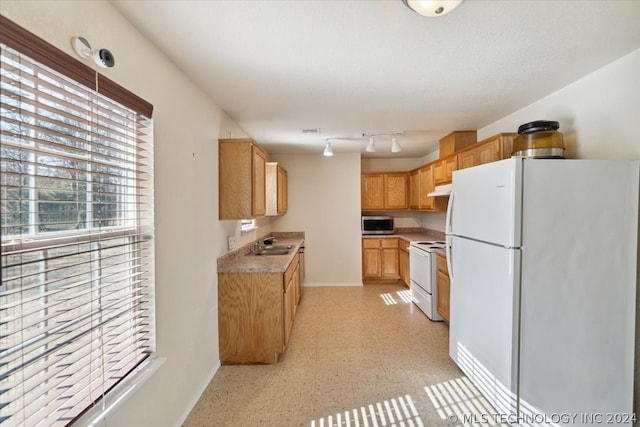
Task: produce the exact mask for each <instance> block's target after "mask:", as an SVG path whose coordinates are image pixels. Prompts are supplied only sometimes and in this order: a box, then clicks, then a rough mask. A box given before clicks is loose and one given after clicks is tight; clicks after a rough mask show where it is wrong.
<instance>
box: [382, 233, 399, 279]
mask: <svg viewBox="0 0 640 427" xmlns="http://www.w3.org/2000/svg"><path fill="white" fill-rule="evenodd" d="M380 248H381V249H380V258H381V259H382V269H381V278H383V279H397V278H399V277H400V269H399V266H398V239H380Z"/></svg>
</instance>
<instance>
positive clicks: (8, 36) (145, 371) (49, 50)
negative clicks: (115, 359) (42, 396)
mask: <svg viewBox="0 0 640 427" xmlns="http://www.w3.org/2000/svg"><path fill="white" fill-rule="evenodd" d="M0 43H2V44H3V45H5V46H7V47H9V48H11V49H13V50H15V51H17V52H19V53H20V54H22V55H25V56H27V57H29V58H30V59H32V60H33V61H34V62H36V63H39V64H42V65H44V66H46V67H48V68H51V69H52V70H54V71H56V72H58V73H60V74H62V75H64V76H66V77H67V78H69V79H71V80H73V81H75V82H77V83H79V84H81V85H83V86H85V87H86V88H87V89H89V90H94V91H95V92H96V93H97V94H99V95H100V96H103V97H105V98H107V99H109V100H111V101H114V102H115V103H118V104H120V105H122V106H124V107H126V108H128V109H130V110H133V111H134V112H135V113H136V114H138V115H140V116H144V117H147V118H149V120H150V118H151V116H152V112H153V106H152V105H151V104H150V103H148V102H147V101H145V100H143V99H142V98H140V97H138V96H136V95H135V94H133V93H131V92H129V91H128V90H126V89H124V88H122V87H121V86H119V85H118V84H116V83H115V82H113V81H111V80H109V79H108V78H106V77H104V76H102V75H101V74H98V73H97V72H96V71H95V70H93V69H92V68H90V67H88V66H86V65H85V64H83V63H81V62H79V61H78V60H76V59H75V58H73V57H71V56H69V55H67V54H66V53H65V52H63V51H62V50H60V49H57V48H56V47H54V46H53V45H51V44H49V43H47V42H46V41H44V40H42V39H40V38H38V37H37V36H35V35H34V34H32V33H30V32H29V31H27V30H25V29H24V28H22V27H20V26H19V25H17V24H15V23H13V22H12V21H10V20H9V19H7V18H6V17H4V16H2V15H0ZM96 102H98V100H97V99H96ZM34 126H35V127H37V126H38V124H37V123H36V124H34ZM151 138H152V135H151ZM135 139H137V137H135ZM4 142H5V141H4V135H3V144H2V145H3V146H5V143H4ZM39 153H40V151H34V155H35V156H37V155H39ZM150 156H151V159H150V167H151V169H153V153H152V152H151V153H150ZM3 162H4V158H3ZM37 164H38V162H35V161H34V162H33V165H34V166H33V168H36V167H37V166H36V165H37ZM88 164H93V163H92V162H89V163H88ZM3 173H4V172H3ZM126 179H129V180H130V179H133V180H134V182H138V180H139V177H138V176H136V177H134V178H131V177H129V178H126ZM84 181H85V182H86V178H85V180H84ZM150 181H151V183H150V189H151V190H150V191H151V201H150V207H149V209H150V210H151V225H150V227H149V225H148V224H145V226H144V227H143V228H144V230H145V231H143V232H141V227H140V225H139V224H136V223H133V222H129V223H127V221H126V219H125V222H124V223H123V224H121V225H115V226H111V227H96V228H94V227H88V228H86V229H83V231H82V232H81V233H78V232H77V231H68V230H62V231H46V232H38V230H34V229H33V225H34V224H35V223H38V222H39V220H34V219H33V218H31V214H30V218H29V221H28V224H29V228H30V229H31V230H30V231H31V232H32V233H31V234H24V233H19V234H17V235H13V236H4V235H3V236H2V251H3V252H4V254H3V271H4V267H5V265H4V256H5V255H7V254H9V255H7V256H12V254H13V253H20V252H27V251H34V253H35V252H40V251H44V252H43V253H46V251H48V250H50V249H51V248H56V247H65V246H67V245H69V244H71V243H73V244H77V245H84V244H88V245H89V246H90V248H91V249H90V256H91V257H92V258H91V261H90V263H91V264H93V263H94V262H100V261H101V259H102V258H101V255H100V253H101V251H102V250H103V249H102V248H101V247H99V245H101V242H104V241H109V240H115V239H124V241H128V242H129V243H128V245H129V246H131V247H133V246H135V245H136V244H137V243H138V242H134V243H132V241H131V239H136V238H137V239H138V241H140V239H142V240H144V241H145V242H147V244H149V245H150V247H151V249H150V251H151V252H150V253H151V271H150V272H149V273H148V274H149V275H150V283H151V286H150V295H149V301H148V302H149V304H150V305H151V310H150V312H151V315H150V323H153V325H151V326H150V328H151V333H150V335H151V338H150V340H151V341H153V342H155V322H154V320H153V305H154V297H153V293H154V289H153V288H154V284H153V283H154V278H153V275H154V272H153V257H154V256H153V239H154V237H153V228H154V227H153V209H154V206H153V176H151V178H150ZM78 182H81V180H78ZM89 182H92V181H91V178H89ZM30 185H31V184H30ZM113 185H115V184H113ZM26 187H27V188H30V187H29V185H27V186H26ZM20 188H22V184H21V185H20ZM118 194H119V193H118ZM133 197H138V196H133ZM30 199H32V200H33V199H35V200H33V201H32V202H30V203H35V204H38V203H39V200H40V199H39V198H36V197H30ZM52 200H53V201H56V200H55V199H52ZM94 203H96V202H95V201H93V200H91V201H87V202H86V207H85V208H86V209H88V210H90V209H91V205H92V204H94ZM136 203H137V202H136ZM35 211H36V213H35V215H37V208H36V209H35ZM29 212H32V208H31V207H30V208H29ZM87 215H89V213H87ZM87 219H88V220H90V221H89V222H88V223H92V222H93V221H92V220H93V218H90V217H87ZM34 221H35V222H34ZM85 222H86V221H85ZM25 236H26V237H27V238H25ZM9 240H11V241H9ZM7 241H9V242H8V243H7ZM149 242H150V243H149ZM127 250H129V251H131V250H132V249H127ZM130 253H131V252H129V254H130ZM71 256H73V255H71ZM128 256H129V257H130V256H131V255H128ZM126 257H127V255H125V262H129V261H126V259H130V258H126ZM48 259H49V258H47V257H45V258H43V259H42V260H39V261H36V262H37V263H44V264H43V266H44V269H45V273H44V275H43V274H38V277H39V280H40V281H41V284H40V285H38V287H43V286H44V285H43V283H44V282H46V281H47V276H46V274H48V273H46V272H47V271H48V267H47V262H48ZM40 268H42V267H40ZM97 268H98V271H102V269H103V268H104V267H103V266H102V265H100V266H98V267H97ZM129 268H130V267H129ZM135 268H138V267H137V264H136V267H135ZM92 271H93V270H92ZM91 274H92V275H93V274H96V273H94V272H92V273H91ZM99 274H102V273H99ZM4 280H5V279H3V284H4ZM91 280H92V281H94V280H96V279H95V278H92V279H91ZM98 280H101V279H98ZM122 283H125V282H122ZM0 291H2V289H1V288H0ZM20 292H22V291H20ZM100 304H102V303H100ZM125 307H126V305H125ZM125 322H126V320H125ZM92 330H93V329H92ZM101 333H103V334H104V332H101ZM23 334H24V331H23ZM23 345H24V344H23ZM149 348H151V349H152V351H151V354H150V356H151V357H149V355H147V357H145V358H143V359H142V360H141V361H139V362H137V364H136V366H134V367H133V369H131V370H130V371H129V373H127V374H125V375H124V376H123V377H122V378H120V379H119V380H118V382H116V383H115V384H113V385H112V386H110V388H109V390H106V391H103V392H102V395H101V397H99V398H98V399H97V400H95V401H93V402H90V403H89V404H88V405H87V406H86V408H85V410H84V411H83V412H81V413H79V414H77V415H75V416H74V417H73V419H71V420H65V421H63V422H66V421H69V423H70V424H73V423H74V422H76V421H77V420H81V419H82V418H83V414H85V413H87V414H92V415H91V416H95V412H96V408H98V407H101V408H102V409H101V410H102V411H103V412H104V411H105V410H106V408H107V406H106V404H107V401H111V402H118V401H120V399H121V395H122V394H123V393H124V394H126V392H123V390H124V388H123V387H124V386H127V387H133V386H136V385H137V384H139V383H140V381H141V379H143V377H145V376H148V375H149V372H151V371H152V370H154V369H157V365H158V364H157V363H154V361H153V360H152V359H154V356H155V355H154V352H155V345H154V344H151V345H150V347H149ZM102 357H104V356H102ZM160 363H161V362H160ZM150 364H152V365H153V364H155V366H156V367H155V368H151V369H150V368H149V365H150ZM89 369H92V368H91V366H90V367H89ZM103 369H104V368H103ZM112 390H113V393H111V391H112ZM5 398H7V397H6V396H5V397H4V398H3V399H5ZM3 402H4V400H3ZM98 402H101V403H98ZM0 419H1V418H0ZM2 421H3V422H4V421H6V420H2ZM9 424H10V423H9ZM67 425H68V424H67Z"/></svg>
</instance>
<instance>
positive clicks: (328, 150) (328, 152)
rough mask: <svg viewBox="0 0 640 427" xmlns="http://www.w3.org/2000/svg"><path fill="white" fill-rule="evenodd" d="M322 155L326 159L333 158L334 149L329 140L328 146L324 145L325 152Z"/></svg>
mask: <svg viewBox="0 0 640 427" xmlns="http://www.w3.org/2000/svg"><path fill="white" fill-rule="evenodd" d="M322 154H323V155H324V156H325V157H331V156H333V149H332V148H331V142H329V140H328V139H327V142H326V144H325V145H324V151H323V152H322Z"/></svg>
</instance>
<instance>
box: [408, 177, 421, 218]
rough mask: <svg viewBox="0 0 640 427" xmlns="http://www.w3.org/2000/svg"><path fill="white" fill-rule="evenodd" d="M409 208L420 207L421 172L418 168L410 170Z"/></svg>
mask: <svg viewBox="0 0 640 427" xmlns="http://www.w3.org/2000/svg"><path fill="white" fill-rule="evenodd" d="M409 208H410V209H420V174H419V170H418V169H416V170H412V171H411V172H409Z"/></svg>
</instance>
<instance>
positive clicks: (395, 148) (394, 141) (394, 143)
mask: <svg viewBox="0 0 640 427" xmlns="http://www.w3.org/2000/svg"><path fill="white" fill-rule="evenodd" d="M402 133H403V131H390V132H377V133H370V134H365V133H363V134H362V137H363V138H364V137H367V136H368V137H369V144H367V146H366V148H365V149H364V151H366V152H367V153H375V152H376V147H375V145H374V137H376V136H384V135H391V136H392V138H391V152H392V153H397V152H399V151H400V150H402V147H400V144H398V135H401V134H402Z"/></svg>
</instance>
